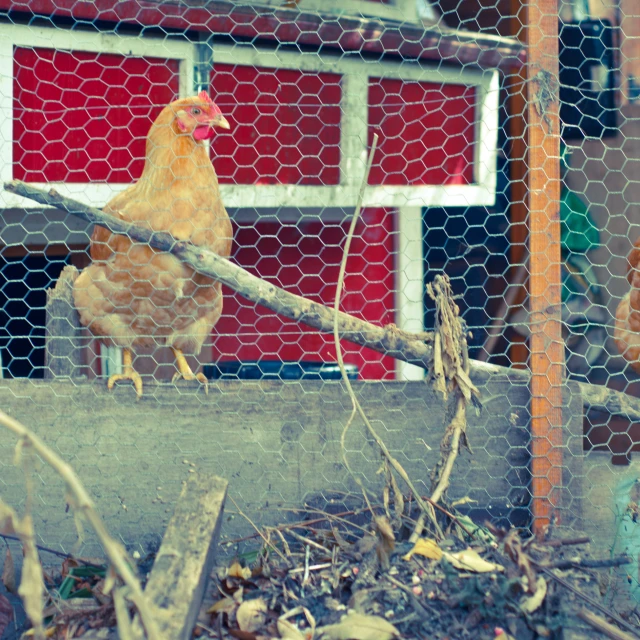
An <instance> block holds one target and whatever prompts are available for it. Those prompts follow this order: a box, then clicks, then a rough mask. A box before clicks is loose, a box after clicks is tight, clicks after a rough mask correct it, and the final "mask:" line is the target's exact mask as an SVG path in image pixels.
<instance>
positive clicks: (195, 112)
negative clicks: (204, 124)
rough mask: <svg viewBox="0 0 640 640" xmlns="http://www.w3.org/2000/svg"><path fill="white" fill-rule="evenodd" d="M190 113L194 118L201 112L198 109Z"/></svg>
mask: <svg viewBox="0 0 640 640" xmlns="http://www.w3.org/2000/svg"><path fill="white" fill-rule="evenodd" d="M191 113H192V114H193V115H194V116H199V115H200V114H201V113H202V111H200V109H191Z"/></svg>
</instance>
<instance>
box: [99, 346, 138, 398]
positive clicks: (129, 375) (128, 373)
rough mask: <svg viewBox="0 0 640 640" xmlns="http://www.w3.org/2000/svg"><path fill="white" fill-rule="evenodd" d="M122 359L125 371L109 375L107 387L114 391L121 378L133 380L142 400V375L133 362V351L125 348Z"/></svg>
mask: <svg viewBox="0 0 640 640" xmlns="http://www.w3.org/2000/svg"><path fill="white" fill-rule="evenodd" d="M122 359H123V367H124V373H117V374H115V375H112V376H109V380H108V381H107V389H108V390H109V391H112V390H113V387H114V386H115V384H116V382H120V380H131V382H133V386H134V388H135V390H136V396H137V398H138V400H140V398H142V377H141V376H140V374H139V373H138V372H137V371H136V370H135V369H134V368H133V364H132V360H133V358H132V356H131V351H129V349H125V350H124V353H123V358H122Z"/></svg>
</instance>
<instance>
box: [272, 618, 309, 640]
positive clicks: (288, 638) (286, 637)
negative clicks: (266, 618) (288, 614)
mask: <svg viewBox="0 0 640 640" xmlns="http://www.w3.org/2000/svg"><path fill="white" fill-rule="evenodd" d="M278 633H279V634H280V637H281V638H283V640H306V638H305V636H304V634H303V633H302V632H301V631H300V629H298V627H296V625H295V624H293V623H292V622H289V621H288V620H283V619H282V618H280V619H279V620H278Z"/></svg>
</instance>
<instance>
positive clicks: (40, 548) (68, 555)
mask: <svg viewBox="0 0 640 640" xmlns="http://www.w3.org/2000/svg"><path fill="white" fill-rule="evenodd" d="M0 538H2V539H3V540H15V541H16V542H20V538H19V537H18V536H9V535H6V534H3V533H0ZM36 549H37V550H38V551H44V552H45V553H51V554H53V555H54V556H58V558H65V559H66V560H75V561H76V562H77V563H78V564H83V565H85V566H87V567H102V566H103V565H101V564H97V563H95V562H90V561H89V560H85V559H84V558H78V557H76V556H74V555H73V554H72V553H64V551H56V550H55V549H51V548H50V547H44V546H42V545H41V544H37V545H36Z"/></svg>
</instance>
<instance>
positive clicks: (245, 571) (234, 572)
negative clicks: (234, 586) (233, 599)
mask: <svg viewBox="0 0 640 640" xmlns="http://www.w3.org/2000/svg"><path fill="white" fill-rule="evenodd" d="M227 576H228V577H229V578H241V579H242V580H248V579H249V578H250V577H251V569H249V567H243V566H242V565H241V564H240V563H239V562H238V561H237V560H236V561H234V562H233V564H232V565H231V566H230V567H229V572H228V573H227Z"/></svg>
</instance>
